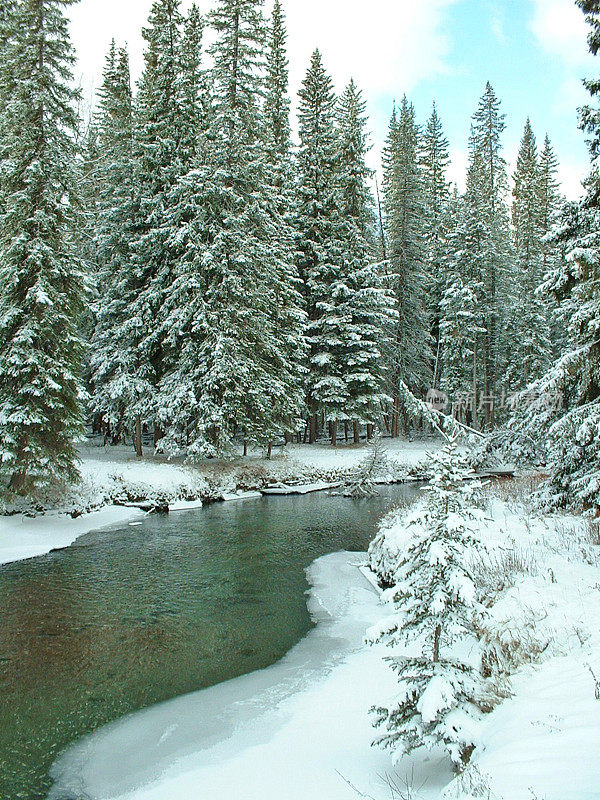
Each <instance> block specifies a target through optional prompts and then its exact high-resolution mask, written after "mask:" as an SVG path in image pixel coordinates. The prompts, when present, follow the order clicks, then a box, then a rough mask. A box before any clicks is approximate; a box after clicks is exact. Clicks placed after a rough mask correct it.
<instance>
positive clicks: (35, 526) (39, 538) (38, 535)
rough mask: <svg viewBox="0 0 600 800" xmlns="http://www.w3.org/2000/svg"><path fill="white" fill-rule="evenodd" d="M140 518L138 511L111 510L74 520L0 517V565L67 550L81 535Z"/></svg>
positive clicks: (49, 515) (52, 515)
mask: <svg viewBox="0 0 600 800" xmlns="http://www.w3.org/2000/svg"><path fill="white" fill-rule="evenodd" d="M141 516H143V512H142V511H139V510H137V509H132V508H119V507H116V506H110V507H107V508H103V509H101V510H100V511H95V512H93V513H92V514H84V515H82V516H81V517H77V519H72V518H71V517H69V516H67V515H66V514H60V513H58V512H49V513H47V514H44V515H43V516H39V517H26V516H24V515H23V514H16V515H15V516H12V517H0V564H8V563H9V562H11V561H20V560H21V559H25V558H35V557H36V556H41V555H44V554H45V553H49V552H50V551H51V550H57V549H60V548H61V547H68V546H69V545H70V544H73V542H74V541H75V539H77V538H78V537H79V536H83V534H84V533H89V531H93V530H97V529H98V528H104V527H107V526H109V525H122V524H123V523H125V522H127V521H129V520H135V519H137V518H139V517H141Z"/></svg>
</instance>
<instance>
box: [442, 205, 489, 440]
mask: <svg viewBox="0 0 600 800" xmlns="http://www.w3.org/2000/svg"><path fill="white" fill-rule="evenodd" d="M472 222H473V220H472V218H471V217H470V215H469V212H468V206H467V203H466V201H465V199H464V198H463V197H461V196H460V195H459V194H458V192H457V190H456V189H455V190H454V193H453V195H452V196H451V198H450V199H449V200H448V202H447V204H446V208H445V211H444V213H443V216H442V226H443V230H444V241H443V245H442V248H441V257H440V265H441V266H440V271H441V273H442V274H443V276H444V282H445V283H444V289H443V292H442V299H441V301H440V360H441V361H442V364H443V369H440V372H441V375H442V380H441V387H442V389H443V390H444V391H445V392H446V393H447V394H448V396H449V398H450V401H451V404H452V413H453V414H454V416H455V417H456V418H457V419H458V420H459V421H460V422H464V423H467V424H471V425H472V424H476V422H477V419H476V417H477V408H476V407H475V405H474V400H475V399H476V396H477V371H476V366H477V347H478V340H479V339H480V337H481V335H482V333H483V332H484V329H483V320H482V314H481V306H480V297H481V295H482V287H481V285H480V283H479V282H478V275H477V270H476V264H474V263H472V261H471V258H470V250H471V249H472V248H470V247H469V244H470V243H471V241H472V240H471V236H472V234H473V230H472V227H471V225H472Z"/></svg>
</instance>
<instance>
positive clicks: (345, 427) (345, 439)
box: [344, 419, 348, 442]
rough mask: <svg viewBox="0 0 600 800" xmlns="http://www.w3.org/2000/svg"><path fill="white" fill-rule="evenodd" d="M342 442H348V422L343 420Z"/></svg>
mask: <svg viewBox="0 0 600 800" xmlns="http://www.w3.org/2000/svg"><path fill="white" fill-rule="evenodd" d="M344 441H345V442H347V441H348V420H347V419H345V420H344Z"/></svg>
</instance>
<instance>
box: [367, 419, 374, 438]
mask: <svg viewBox="0 0 600 800" xmlns="http://www.w3.org/2000/svg"><path fill="white" fill-rule="evenodd" d="M372 438H373V425H372V424H371V423H369V424H368V425H367V441H368V442H370V441H371V439H372Z"/></svg>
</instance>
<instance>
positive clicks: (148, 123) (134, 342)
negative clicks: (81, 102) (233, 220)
mask: <svg viewBox="0 0 600 800" xmlns="http://www.w3.org/2000/svg"><path fill="white" fill-rule="evenodd" d="M182 25H183V18H182V15H181V13H180V2H179V0H154V3H153V4H152V8H151V10H150V16H149V19H148V26H147V27H146V28H144V29H143V31H142V35H143V37H144V39H145V41H146V43H147V47H146V52H145V54H144V60H145V66H144V72H143V74H142V77H141V80H140V83H139V87H138V93H137V96H136V99H135V104H134V135H133V190H134V194H133V224H132V232H131V239H130V244H129V246H130V252H131V257H130V270H129V274H130V280H131V282H132V285H133V286H134V287H135V294H134V296H133V297H132V302H131V304H130V306H129V316H128V319H127V320H126V321H125V323H124V327H125V330H123V329H121V330H120V329H119V326H117V327H116V328H115V329H114V335H115V340H114V352H115V354H118V353H119V351H120V350H121V348H122V346H123V345H124V344H125V345H126V346H127V348H128V351H129V352H130V353H132V354H133V355H134V361H133V362H131V363H129V364H128V365H127V372H126V373H124V374H123V387H124V391H125V392H128V393H129V394H130V397H131V404H130V406H129V407H128V409H127V418H128V420H129V419H132V420H133V421H134V426H135V437H134V438H135V442H136V450H137V451H138V452H139V451H140V449H141V427H142V424H143V423H146V424H153V425H154V431H155V442H156V441H157V440H158V439H159V438H160V436H161V431H160V426H159V425H158V419H157V417H158V414H157V409H156V392H157V387H158V385H159V383H160V381H161V379H162V377H163V375H164V374H165V372H166V370H167V369H168V363H165V357H166V354H165V350H164V339H165V330H164V326H163V325H162V324H160V321H161V320H160V310H161V307H162V304H163V302H164V299H165V293H166V292H167V290H168V289H169V287H170V286H171V283H172V280H173V273H174V270H175V266H176V263H177V259H176V254H175V253H174V252H173V250H172V249H171V248H170V247H169V246H168V240H169V236H170V235H171V234H172V230H171V229H170V228H169V226H168V219H169V211H170V199H171V197H172V190H173V187H174V186H175V184H176V183H177V181H178V180H179V178H180V177H181V174H182V171H183V162H184V161H185V159H186V153H185V152H184V151H183V149H182V147H183V116H182V114H181V104H180V94H179V92H178V84H179V76H180V74H181V29H182Z"/></svg>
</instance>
